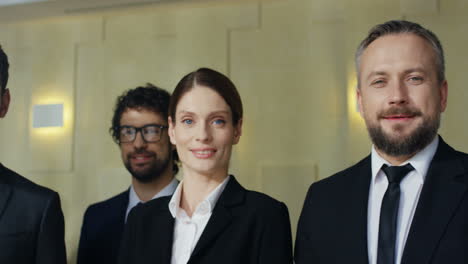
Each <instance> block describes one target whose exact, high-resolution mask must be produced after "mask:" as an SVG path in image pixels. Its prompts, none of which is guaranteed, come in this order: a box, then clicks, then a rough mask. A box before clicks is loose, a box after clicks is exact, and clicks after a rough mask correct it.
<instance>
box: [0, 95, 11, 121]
mask: <svg viewBox="0 0 468 264" xmlns="http://www.w3.org/2000/svg"><path fill="white" fill-rule="evenodd" d="M1 97H2V98H1V99H0V100H1V101H0V118H3V117H5V115H6V114H7V112H8V106H9V105H10V90H8V89H5V91H3V94H2V95H1Z"/></svg>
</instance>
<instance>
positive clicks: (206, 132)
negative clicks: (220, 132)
mask: <svg viewBox="0 0 468 264" xmlns="http://www.w3.org/2000/svg"><path fill="white" fill-rule="evenodd" d="M196 133H197V134H196V137H195V139H196V141H199V142H209V141H210V139H211V129H210V127H209V126H208V125H207V124H206V123H201V124H200V125H199V126H198V128H197V131H196Z"/></svg>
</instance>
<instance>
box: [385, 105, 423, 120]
mask: <svg viewBox="0 0 468 264" xmlns="http://www.w3.org/2000/svg"><path fill="white" fill-rule="evenodd" d="M393 115H406V116H422V112H421V111H420V110H419V109H417V108H414V107H404V106H403V107H402V106H398V107H391V108H388V109H385V110H382V111H380V112H378V114H377V117H378V118H379V119H382V118H385V117H386V116H393Z"/></svg>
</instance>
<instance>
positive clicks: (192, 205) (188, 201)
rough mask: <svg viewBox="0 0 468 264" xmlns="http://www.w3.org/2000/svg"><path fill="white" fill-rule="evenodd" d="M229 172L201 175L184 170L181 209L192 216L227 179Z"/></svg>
mask: <svg viewBox="0 0 468 264" xmlns="http://www.w3.org/2000/svg"><path fill="white" fill-rule="evenodd" d="M226 177H228V174H227V170H225V171H223V172H221V173H216V174H199V173H196V172H192V171H190V170H189V169H186V168H184V181H183V183H182V184H183V186H182V194H181V199H180V207H181V208H182V209H184V211H185V212H186V213H187V215H188V216H190V217H191V216H192V214H193V212H195V209H196V208H197V206H198V205H199V204H200V203H201V202H202V201H203V200H204V199H205V198H206V197H207V196H208V195H209V194H210V193H211V192H212V191H213V190H214V189H215V188H216V187H218V186H219V185H220V184H221V183H222V182H223V181H224V180H225V179H226Z"/></svg>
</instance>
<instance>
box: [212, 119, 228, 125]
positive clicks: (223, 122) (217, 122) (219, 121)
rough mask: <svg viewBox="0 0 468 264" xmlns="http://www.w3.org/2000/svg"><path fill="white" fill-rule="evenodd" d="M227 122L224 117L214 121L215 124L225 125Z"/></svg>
mask: <svg viewBox="0 0 468 264" xmlns="http://www.w3.org/2000/svg"><path fill="white" fill-rule="evenodd" d="M225 123H226V121H224V120H222V119H216V120H214V121H213V124H215V125H223V124H225Z"/></svg>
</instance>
